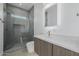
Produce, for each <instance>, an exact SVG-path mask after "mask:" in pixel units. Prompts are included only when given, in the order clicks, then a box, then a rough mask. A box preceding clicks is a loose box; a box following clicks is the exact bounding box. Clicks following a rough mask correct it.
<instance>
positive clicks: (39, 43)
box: [34, 38, 79, 56]
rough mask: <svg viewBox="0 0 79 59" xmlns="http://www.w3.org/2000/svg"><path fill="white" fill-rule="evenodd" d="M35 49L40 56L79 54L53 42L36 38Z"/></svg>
mask: <svg viewBox="0 0 79 59" xmlns="http://www.w3.org/2000/svg"><path fill="white" fill-rule="evenodd" d="M34 48H35V49H34V50H35V52H36V53H37V54H38V55H39V56H79V53H76V52H74V51H71V50H68V49H65V48H63V47H60V46H57V45H54V44H51V43H49V42H46V41H43V40H41V39H38V38H35V39H34Z"/></svg>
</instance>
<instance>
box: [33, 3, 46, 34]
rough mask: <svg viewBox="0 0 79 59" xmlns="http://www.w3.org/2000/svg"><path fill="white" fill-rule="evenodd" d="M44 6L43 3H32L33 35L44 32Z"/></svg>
mask: <svg viewBox="0 0 79 59" xmlns="http://www.w3.org/2000/svg"><path fill="white" fill-rule="evenodd" d="M44 25H45V24H44V8H43V4H41V3H40V4H39V3H38V4H35V5H34V35H36V34H41V33H43V32H44Z"/></svg>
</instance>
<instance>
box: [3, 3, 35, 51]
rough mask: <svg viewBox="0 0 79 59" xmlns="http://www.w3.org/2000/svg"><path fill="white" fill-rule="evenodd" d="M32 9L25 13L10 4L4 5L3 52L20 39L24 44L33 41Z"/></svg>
mask: <svg viewBox="0 0 79 59" xmlns="http://www.w3.org/2000/svg"><path fill="white" fill-rule="evenodd" d="M33 15H34V8H32V9H31V10H30V11H25V10H24V9H21V8H19V7H16V6H13V5H11V4H5V5H4V21H5V23H4V51H5V50H7V49H10V48H11V47H13V46H14V45H16V44H17V43H20V37H22V40H23V43H24V44H26V43H27V42H29V41H32V40H33V35H34V29H33V28H34V26H33V23H34V22H33V21H34V16H33Z"/></svg>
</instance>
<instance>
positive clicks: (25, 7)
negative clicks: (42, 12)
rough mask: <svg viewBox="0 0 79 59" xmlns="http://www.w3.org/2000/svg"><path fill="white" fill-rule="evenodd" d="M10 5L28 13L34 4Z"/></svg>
mask: <svg viewBox="0 0 79 59" xmlns="http://www.w3.org/2000/svg"><path fill="white" fill-rule="evenodd" d="M10 5H13V6H16V7H20V8H22V9H25V10H27V11H29V10H30V9H31V8H32V6H33V5H34V4H33V3H10Z"/></svg>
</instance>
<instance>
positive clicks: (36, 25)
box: [0, 3, 79, 56]
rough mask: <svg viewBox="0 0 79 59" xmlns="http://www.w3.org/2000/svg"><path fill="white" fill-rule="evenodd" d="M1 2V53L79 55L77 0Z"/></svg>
mask: <svg viewBox="0 0 79 59" xmlns="http://www.w3.org/2000/svg"><path fill="white" fill-rule="evenodd" d="M0 6H1V9H0V10H1V11H0V13H1V15H0V17H1V22H2V23H0V24H2V25H1V26H2V29H1V30H0V31H2V32H4V33H2V32H1V33H0V35H1V37H0V38H1V39H2V40H1V41H0V45H1V46H0V54H1V55H4V56H79V46H78V45H79V40H78V38H79V27H78V25H79V7H78V6H79V3H5V4H0ZM3 24H4V25H3ZM2 34H4V36H3V35H2ZM2 42H3V43H2Z"/></svg>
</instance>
